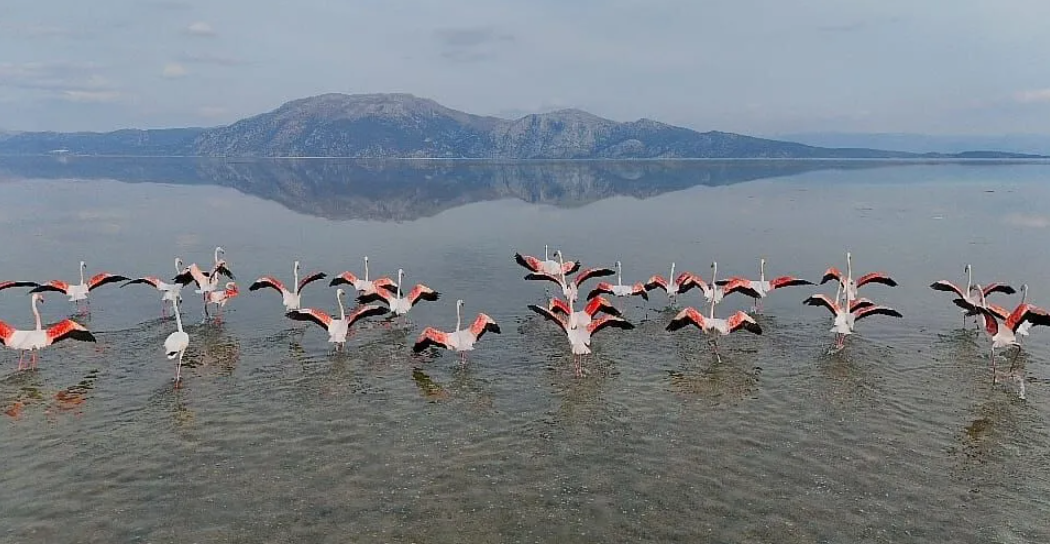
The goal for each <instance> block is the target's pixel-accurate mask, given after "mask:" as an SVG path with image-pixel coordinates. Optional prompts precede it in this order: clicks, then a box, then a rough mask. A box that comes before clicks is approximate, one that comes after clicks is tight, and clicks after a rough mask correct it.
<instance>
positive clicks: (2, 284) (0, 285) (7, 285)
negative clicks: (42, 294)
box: [0, 281, 40, 291]
mask: <svg viewBox="0 0 1050 544" xmlns="http://www.w3.org/2000/svg"><path fill="white" fill-rule="evenodd" d="M39 286H40V284H39V283H37V282H35V281H0V291H3V290H4V289H11V288H12V287H39Z"/></svg>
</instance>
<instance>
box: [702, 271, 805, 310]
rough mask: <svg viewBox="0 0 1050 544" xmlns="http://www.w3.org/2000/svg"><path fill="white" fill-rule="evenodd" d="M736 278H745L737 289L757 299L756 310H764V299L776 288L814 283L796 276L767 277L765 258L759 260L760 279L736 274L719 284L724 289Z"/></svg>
mask: <svg viewBox="0 0 1050 544" xmlns="http://www.w3.org/2000/svg"><path fill="white" fill-rule="evenodd" d="M734 280H743V281H742V282H740V283H739V285H740V287H739V288H737V289H736V292H740V293H743V294H745V295H747V296H749V297H751V298H753V299H755V306H754V311H755V312H761V311H762V299H764V298H766V297H767V296H768V295H769V293H770V292H771V291H773V290H775V289H781V288H784V287H794V286H798V285H814V283H813V282H811V281H809V280H805V279H802V278H796V277H794V276H780V277H778V278H773V279H771V280H767V279H766V260H765V259H764V258H762V259H759V261H758V279H757V280H749V279H747V278H743V277H740V276H734V277H731V278H728V279H724V280H719V281H718V282H717V284H718V285H719V286H721V287H723V289H724V288H725V286H726V284H728V283H729V282H731V281H734Z"/></svg>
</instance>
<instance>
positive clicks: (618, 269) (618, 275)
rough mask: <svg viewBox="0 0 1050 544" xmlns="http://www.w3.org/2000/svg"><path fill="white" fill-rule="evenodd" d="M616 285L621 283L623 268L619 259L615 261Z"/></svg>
mask: <svg viewBox="0 0 1050 544" xmlns="http://www.w3.org/2000/svg"><path fill="white" fill-rule="evenodd" d="M616 285H623V268H622V267H621V266H620V261H616Z"/></svg>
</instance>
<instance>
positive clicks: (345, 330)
mask: <svg viewBox="0 0 1050 544" xmlns="http://www.w3.org/2000/svg"><path fill="white" fill-rule="evenodd" d="M345 295H346V291H343V289H342V288H340V289H336V290H335V300H336V302H338V303H339V319H332V316H330V315H328V314H327V313H325V312H322V311H321V310H315V309H313V308H304V309H299V310H292V311H290V312H288V313H286V314H284V315H285V317H288V318H289V319H294V320H295V321H312V322H314V323H317V324H318V325H319V326H320V327H321V328H322V329H324V330H326V331H328V342H329V343H332V344H335V345H336V350H340V351H341V350H342V349H343V344H345V343H346V336H347V334H349V332H350V327H352V326H353V325H354V323H356V322H357V321H358V320H360V319H363V318H365V317H368V316H372V315H382V314H385V313H387V312H388V311H389V310H387V309H386V308H383V307H382V306H376V305H371V304H370V305H367V306H360V307H358V308H357V309H356V310H354V311H353V313H351V314H350V315H349V316H348V315H346V309H345V308H344V307H343V297H344V296H345Z"/></svg>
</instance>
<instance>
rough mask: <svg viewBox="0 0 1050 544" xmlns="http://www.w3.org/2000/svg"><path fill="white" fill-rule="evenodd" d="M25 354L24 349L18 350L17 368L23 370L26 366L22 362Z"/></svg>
mask: <svg viewBox="0 0 1050 544" xmlns="http://www.w3.org/2000/svg"><path fill="white" fill-rule="evenodd" d="M25 356H26V352H25V350H22V351H19V352H18V370H25V369H26V367H25V365H24V364H22V359H23V358H24V357H25Z"/></svg>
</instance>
